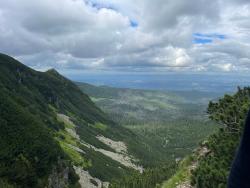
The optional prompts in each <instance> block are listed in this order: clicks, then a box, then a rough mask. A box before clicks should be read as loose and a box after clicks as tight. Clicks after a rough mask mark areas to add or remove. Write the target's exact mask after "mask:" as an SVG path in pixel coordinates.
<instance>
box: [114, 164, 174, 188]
mask: <svg viewBox="0 0 250 188" xmlns="http://www.w3.org/2000/svg"><path fill="white" fill-rule="evenodd" d="M176 168H177V165H176V164H175V163H172V164H169V165H168V166H163V167H158V168H154V169H147V170H145V171H144V172H143V173H142V174H140V173H134V174H133V175H130V176H125V177H124V178H122V179H120V180H115V181H113V182H112V184H111V185H110V188H121V187H122V188H155V187H157V185H160V183H162V182H163V181H164V180H166V179H169V178H170V177H171V176H172V175H173V174H174V173H175V172H176Z"/></svg>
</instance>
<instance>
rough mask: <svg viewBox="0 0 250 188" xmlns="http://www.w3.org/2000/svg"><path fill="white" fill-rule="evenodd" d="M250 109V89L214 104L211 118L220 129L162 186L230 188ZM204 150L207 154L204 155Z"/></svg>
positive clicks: (211, 104) (242, 90) (211, 105)
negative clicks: (230, 172)
mask: <svg viewBox="0 0 250 188" xmlns="http://www.w3.org/2000/svg"><path fill="white" fill-rule="evenodd" d="M249 107H250V88H247V87H246V88H243V89H241V88H238V92H237V93H235V94H233V95H225V96H224V97H223V98H221V99H219V100H217V101H214V102H210V103H209V106H208V110H207V111H208V114H209V117H210V119H212V120H213V121H215V122H217V123H218V124H219V126H220V130H219V131H218V132H217V133H214V134H212V135H211V136H209V138H208V139H207V140H206V141H205V142H203V144H201V145H200V147H199V149H198V150H197V152H195V153H194V154H192V155H191V156H189V157H188V158H186V159H185V160H184V161H183V162H182V164H183V163H184V164H185V165H180V166H179V169H178V170H177V172H176V174H175V175H174V176H173V177H172V178H170V179H169V180H168V181H166V182H165V183H164V184H163V186H162V187H163V188H175V187H176V186H177V185H178V186H181V185H183V184H185V183H186V184H187V185H188V186H189V187H191V186H192V187H197V188H218V187H220V188H226V187H227V179H228V175H229V171H230V168H231V164H232V161H233V158H234V156H235V153H236V150H237V147H238V145H239V142H240V137H241V134H242V131H243V128H244V122H245V118H246V115H247V112H248V110H249ZM201 150H203V151H204V150H205V151H206V152H203V155H200V153H201V152H200V151H201ZM194 164H195V165H194ZM190 169H191V170H190Z"/></svg>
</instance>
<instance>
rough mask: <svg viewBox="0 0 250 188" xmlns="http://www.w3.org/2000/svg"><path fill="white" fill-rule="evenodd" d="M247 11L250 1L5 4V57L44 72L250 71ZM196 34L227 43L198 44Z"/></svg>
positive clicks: (0, 11)
mask: <svg viewBox="0 0 250 188" xmlns="http://www.w3.org/2000/svg"><path fill="white" fill-rule="evenodd" d="M86 2H87V3H86ZM249 10H250V4H249V1H248V0H240V1H236V0H229V1H225V0H214V1H212V2H209V3H207V1H206V0H190V1H186V0H175V1H165V0H156V1H152V0H136V1H132V0H120V1H115V0H88V1H87V0H86V1H84V0H53V1H51V0H43V1H33V0H8V1H3V2H1V6H0V32H1V35H0V43H1V45H0V51H1V52H4V53H8V54H10V55H13V56H16V57H18V58H20V59H21V60H23V61H24V62H25V63H26V64H28V65H29V66H32V67H34V68H37V69H39V70H43V69H46V68H48V67H55V68H57V69H72V70H79V69H85V70H88V69H91V70H112V71H116V70H117V71H159V70H160V71H171V70H172V71H204V72H206V71H226V72H230V71H238V72H240V71H249V69H250V61H249V60H250V55H249V54H250V21H249V16H250V11H249ZM132 22H134V23H138V26H136V25H134V26H132V25H131V23H132ZM194 33H201V34H221V35H222V36H225V38H223V39H218V38H217V39H213V41H212V42H208V43H202V41H201V42H200V43H199V44H194V43H193V39H194V37H193V34H194Z"/></svg>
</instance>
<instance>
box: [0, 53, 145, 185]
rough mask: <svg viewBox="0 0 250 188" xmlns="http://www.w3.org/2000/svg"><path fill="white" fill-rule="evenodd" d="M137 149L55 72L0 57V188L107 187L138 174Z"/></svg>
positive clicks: (131, 139) (130, 138)
mask: <svg viewBox="0 0 250 188" xmlns="http://www.w3.org/2000/svg"><path fill="white" fill-rule="evenodd" d="M142 143H143V142H142V141H141V140H140V139H138V138H137V137H136V136H135V134H134V133H132V132H131V131H129V130H128V129H126V128H123V127H121V126H117V125H116V124H115V123H114V122H113V121H111V120H109V118H107V116H106V115H105V114H104V113H103V112H102V111H101V110H100V109H99V108H98V107H96V106H95V104H94V103H93V102H92V101H91V100H90V98H89V97H88V96H87V95H85V94H84V93H82V92H81V91H80V89H79V88H78V87H77V86H75V84H73V83H72V82H71V81H69V80H68V79H66V78H64V77H62V76H61V75H60V74H59V73H57V72H56V71H55V70H49V71H47V72H44V73H42V72H37V71H34V70H32V69H30V68H28V67H26V66H24V65H23V64H21V63H20V62H18V61H16V60H15V59H13V58H11V57H9V56H7V55H4V54H0V145H1V149H0V158H1V160H0V187H25V188H26V187H45V186H48V187H80V186H82V187H84V185H85V186H86V185H88V186H89V187H91V186H92V187H98V186H107V184H108V183H106V182H110V181H111V180H113V179H119V178H121V177H123V176H124V175H127V174H131V173H139V171H141V170H142V167H141V166H140V161H139V160H138V158H137V157H138V156H139V154H138V152H139V151H140V149H138V150H137V148H139V147H140V148H141V150H144V148H143V144H142Z"/></svg>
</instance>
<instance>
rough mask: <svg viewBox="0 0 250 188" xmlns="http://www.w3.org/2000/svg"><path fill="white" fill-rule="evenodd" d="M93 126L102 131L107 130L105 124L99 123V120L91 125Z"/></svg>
mask: <svg viewBox="0 0 250 188" xmlns="http://www.w3.org/2000/svg"><path fill="white" fill-rule="evenodd" d="M93 127H94V128H96V129H100V130H102V131H106V130H107V128H108V127H107V125H105V124H103V123H100V122H97V123H95V124H94V125H93Z"/></svg>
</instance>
